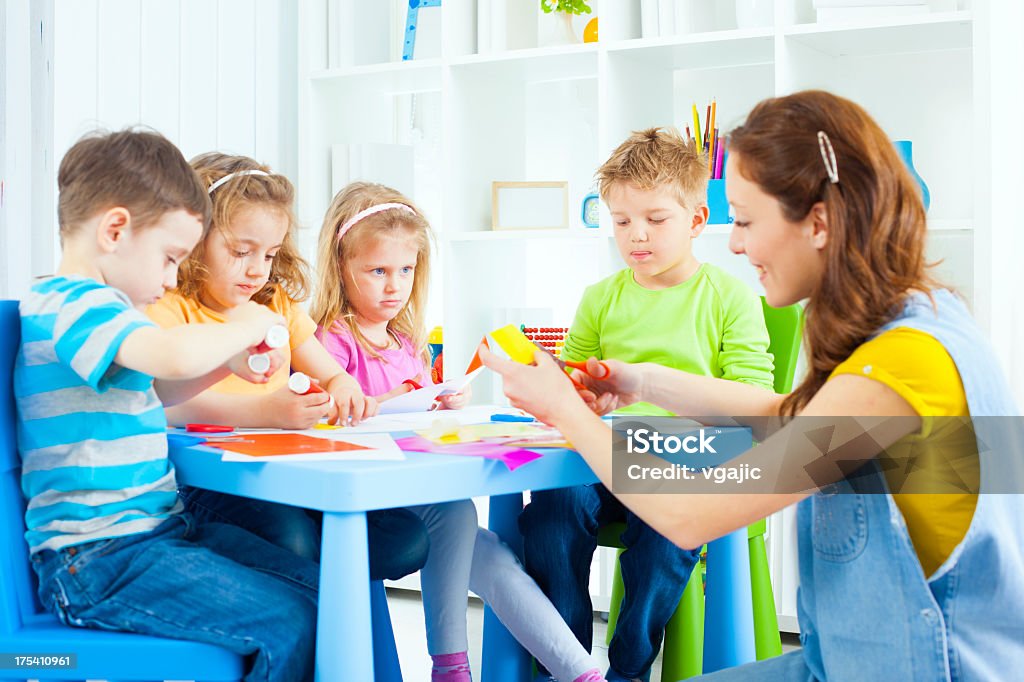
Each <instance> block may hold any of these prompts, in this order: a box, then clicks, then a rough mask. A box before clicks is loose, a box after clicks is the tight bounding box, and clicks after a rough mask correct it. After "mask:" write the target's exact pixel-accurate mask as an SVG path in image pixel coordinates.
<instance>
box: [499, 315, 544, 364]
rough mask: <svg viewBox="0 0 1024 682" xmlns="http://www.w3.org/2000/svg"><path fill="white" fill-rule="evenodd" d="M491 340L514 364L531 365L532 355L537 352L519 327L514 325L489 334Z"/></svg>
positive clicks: (535, 347)
mask: <svg viewBox="0 0 1024 682" xmlns="http://www.w3.org/2000/svg"><path fill="white" fill-rule="evenodd" d="M491 338H493V339H494V340H495V342H497V344H498V345H499V346H501V349H502V350H503V351H505V352H506V353H508V356H509V357H510V358H512V359H513V360H515V361H516V362H521V363H523V364H524V365H532V364H533V353H534V351H536V350H537V346H535V345H533V342H532V341H530V340H529V339H528V338H526V335H525V334H523V332H522V330H520V329H519V327H517V326H515V325H514V324H508V325H505V326H504V327H502V328H501V329H495V330H494V331H493V332H491Z"/></svg>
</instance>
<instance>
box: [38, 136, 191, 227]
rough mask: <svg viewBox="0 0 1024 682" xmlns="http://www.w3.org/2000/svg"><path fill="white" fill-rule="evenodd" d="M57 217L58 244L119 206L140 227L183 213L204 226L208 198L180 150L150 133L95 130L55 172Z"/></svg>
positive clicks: (78, 144)
mask: <svg viewBox="0 0 1024 682" xmlns="http://www.w3.org/2000/svg"><path fill="white" fill-rule="evenodd" d="M57 190H58V192H59V194H58V199H57V219H58V223H59V224H60V240H61V243H62V244H63V242H64V239H65V238H66V237H68V236H69V235H70V234H71V233H72V232H73V231H74V229H75V228H76V227H78V226H79V225H81V224H82V223H83V222H85V221H86V220H88V219H89V218H91V217H93V216H95V215H96V214H97V213H100V212H102V211H106V210H108V209H111V208H114V207H115V206H121V207H124V208H125V209H127V210H128V212H129V213H130V214H131V216H132V225H133V226H134V227H135V228H136V229H139V228H144V227H148V226H150V225H152V224H153V223H155V222H156V221H157V220H159V219H160V217H161V216H162V215H164V214H165V213H168V212H170V211H177V210H183V211H187V212H189V213H190V214H192V215H194V216H196V217H197V218H200V219H201V220H202V221H203V231H204V233H205V231H206V230H207V229H208V228H209V225H210V199H209V197H207V196H206V190H205V188H204V187H203V185H202V183H201V182H200V180H199V178H198V177H197V176H196V174H195V171H193V170H192V168H191V167H190V166H189V165H188V162H187V161H185V157H184V156H182V155H181V152H180V151H179V150H178V148H177V147H175V146H174V144H172V143H171V142H170V140H168V139H167V138H165V137H164V136H163V135H161V134H160V133H158V132H156V131H152V130H141V129H132V128H127V129H125V130H121V131H118V132H116V133H112V132H108V131H104V130H97V131H93V132H91V133H88V134H86V135H84V136H83V137H82V138H80V139H79V140H78V142H76V143H75V144H74V145H73V146H72V147H71V149H69V150H68V151H67V153H66V154H65V155H64V158H63V159H62V160H61V162H60V170H59V171H58V172H57Z"/></svg>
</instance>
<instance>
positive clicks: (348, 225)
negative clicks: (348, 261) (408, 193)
mask: <svg viewBox="0 0 1024 682" xmlns="http://www.w3.org/2000/svg"><path fill="white" fill-rule="evenodd" d="M392 208H396V209H398V210H400V211H406V212H408V213H412V214H413V215H415V214H416V211H414V210H413V209H412V207H411V206H407V205H406V204H398V203H390V204H374V205H373V206H371V207H370V208H364V209H363V210H362V211H360V212H359V213H356V214H355V215H354V216H352V217H351V218H349V219H348V220H346V221H345V224H344V225H342V226H341V227H340V228H338V239H341V238H342V237H344V236H345V233H346V232H348V231H349V230H351V229H352V226H353V225H355V224H356V223H358V222H359V221H360V220H362V219H363V218H368V217H370V216H372V215H374V214H375V213H380V212H381V211H388V210H390V209H392Z"/></svg>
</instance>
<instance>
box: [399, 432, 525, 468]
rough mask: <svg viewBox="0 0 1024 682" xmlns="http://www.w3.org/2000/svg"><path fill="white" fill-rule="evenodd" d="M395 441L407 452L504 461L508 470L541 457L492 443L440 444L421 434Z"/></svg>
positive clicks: (521, 449)
mask: <svg viewBox="0 0 1024 682" xmlns="http://www.w3.org/2000/svg"><path fill="white" fill-rule="evenodd" d="M395 442H396V443H397V444H398V447H399V448H401V449H402V450H408V451H409V452H436V453H437V454H439V455H468V456H470V457H483V458H484V459H496V460H499V461H501V462H504V463H505V466H507V467H508V470H509V471H515V470H516V469H518V468H519V467H521V466H523V465H524V464H527V463H529V462H532V461H533V460H535V459H540V458H541V454H540V453H538V452H534V451H533V450H524V449H523V448H515V447H509V446H507V445H496V444H494V443H483V442H481V443H453V444H452V445H440V444H438V443H434V442H431V441H429V440H427V439H426V438H424V437H423V436H409V437H408V438H398V439H396V440H395Z"/></svg>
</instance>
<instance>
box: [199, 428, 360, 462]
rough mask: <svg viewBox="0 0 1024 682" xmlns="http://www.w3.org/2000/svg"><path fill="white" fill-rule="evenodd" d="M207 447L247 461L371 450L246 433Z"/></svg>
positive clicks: (299, 437) (296, 437)
mask: <svg viewBox="0 0 1024 682" xmlns="http://www.w3.org/2000/svg"><path fill="white" fill-rule="evenodd" d="M206 444H207V445H209V446H210V447H212V448H220V449H221V450H230V451H231V452H237V453H240V454H243V455H249V456H250V457H277V456H279V455H304V454H308V453H311V452H339V451H342V452H344V451H350V450H370V449H371V448H368V447H365V446H363V445H355V444H353V443H346V442H344V441H338V440H329V439H327V438H314V437H312V436H307V435H305V434H301V433H246V434H239V435H237V436H229V437H227V438H221V439H216V438H208V439H207V440H206Z"/></svg>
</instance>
